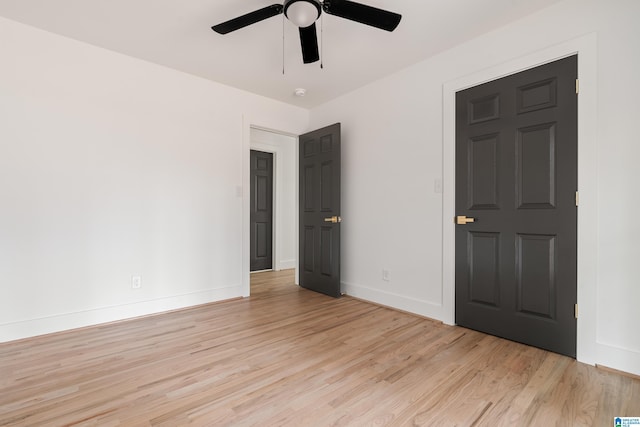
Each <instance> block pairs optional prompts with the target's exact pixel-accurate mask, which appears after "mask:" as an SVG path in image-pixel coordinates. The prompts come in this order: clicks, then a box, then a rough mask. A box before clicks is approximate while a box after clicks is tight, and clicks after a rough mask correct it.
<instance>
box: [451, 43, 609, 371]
mask: <svg viewBox="0 0 640 427" xmlns="http://www.w3.org/2000/svg"><path fill="white" fill-rule="evenodd" d="M574 54H577V55H578V76H579V80H580V94H579V96H578V191H579V192H580V206H579V207H578V290H577V291H578V305H579V307H580V313H581V314H580V316H579V317H578V330H577V337H576V338H577V359H578V360H579V361H581V362H585V363H589V364H595V362H596V358H597V354H596V353H597V345H596V313H597V304H596V298H597V295H596V294H597V271H596V263H597V242H596V239H597V237H596V230H597V219H598V218H597V207H598V205H597V140H596V131H597V129H596V123H597V121H596V117H597V62H596V60H597V38H596V34H595V33H592V34H588V35H585V36H582V37H579V38H576V39H573V40H569V41H567V42H564V43H561V44H558V45H556V46H552V47H549V48H545V49H543V50H540V51H537V52H535V53H532V54H528V55H526V56H523V57H520V58H516V59H513V60H511V61H508V62H506V63H502V64H498V65H495V66H493V67H491V68H487V69H483V70H479V71H477V72H474V73H472V74H470V75H467V76H464V77H462V78H459V79H456V80H453V81H451V82H447V83H445V84H444V86H443V147H442V153H443V169H442V170H443V205H442V233H443V236H442V237H443V239H442V242H443V244H442V272H443V289H442V290H443V300H442V304H443V315H444V319H443V321H444V322H445V323H447V324H451V325H452V324H454V323H455V243H454V241H455V227H454V223H453V218H454V216H455V214H456V213H455V94H456V92H458V91H460V90H463V89H467V88H470V87H473V86H477V85H479V84H482V83H486V82H489V81H492V80H496V79H499V78H501V77H505V76H508V75H511V74H515V73H517V72H520V71H524V70H526V69H529V68H533V67H535V66H538V65H542V64H545V63H548V62H552V61H555V60H558V59H562V58H565V57H567V56H571V55H574Z"/></svg>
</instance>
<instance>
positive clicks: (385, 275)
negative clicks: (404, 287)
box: [382, 270, 391, 282]
mask: <svg viewBox="0 0 640 427" xmlns="http://www.w3.org/2000/svg"><path fill="white" fill-rule="evenodd" d="M382 280H384V281H385V282H388V281H389V280H391V279H390V278H389V270H382Z"/></svg>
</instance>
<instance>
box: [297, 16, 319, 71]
mask: <svg viewBox="0 0 640 427" xmlns="http://www.w3.org/2000/svg"><path fill="white" fill-rule="evenodd" d="M300 45H301V46H302V62H304V63H305V64H310V63H312V62H316V61H317V60H319V59H320V54H319V53H318V34H317V32H316V24H315V23H313V24H311V25H309V26H308V27H306V28H300Z"/></svg>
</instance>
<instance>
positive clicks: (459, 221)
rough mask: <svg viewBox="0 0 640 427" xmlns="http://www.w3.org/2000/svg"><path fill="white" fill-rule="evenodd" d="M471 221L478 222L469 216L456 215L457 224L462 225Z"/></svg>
mask: <svg viewBox="0 0 640 427" xmlns="http://www.w3.org/2000/svg"><path fill="white" fill-rule="evenodd" d="M470 222H476V219H475V218H468V217H466V216H464V215H458V216H457V217H456V224H458V225H462V224H469V223H470Z"/></svg>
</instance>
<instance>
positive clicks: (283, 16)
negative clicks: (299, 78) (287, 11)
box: [282, 13, 284, 76]
mask: <svg viewBox="0 0 640 427" xmlns="http://www.w3.org/2000/svg"><path fill="white" fill-rule="evenodd" d="M282 75H283V76H284V13H283V14H282Z"/></svg>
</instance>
